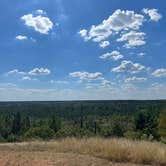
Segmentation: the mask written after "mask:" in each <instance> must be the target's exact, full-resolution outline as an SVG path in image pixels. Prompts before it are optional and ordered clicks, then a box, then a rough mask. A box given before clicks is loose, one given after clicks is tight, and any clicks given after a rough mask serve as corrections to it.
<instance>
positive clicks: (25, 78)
mask: <svg viewBox="0 0 166 166" xmlns="http://www.w3.org/2000/svg"><path fill="white" fill-rule="evenodd" d="M22 80H29V81H30V80H32V79H31V77H28V76H25V77H22Z"/></svg>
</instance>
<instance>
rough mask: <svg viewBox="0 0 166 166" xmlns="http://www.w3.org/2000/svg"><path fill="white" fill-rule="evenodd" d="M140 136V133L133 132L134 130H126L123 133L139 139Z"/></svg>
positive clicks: (127, 136)
mask: <svg viewBox="0 0 166 166" xmlns="http://www.w3.org/2000/svg"><path fill="white" fill-rule="evenodd" d="M140 136H141V133H139V132H135V131H127V132H125V133H124V137H126V138H129V139H134V140H135V139H139V138H140Z"/></svg>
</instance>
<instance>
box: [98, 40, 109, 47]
mask: <svg viewBox="0 0 166 166" xmlns="http://www.w3.org/2000/svg"><path fill="white" fill-rule="evenodd" d="M109 45H110V42H109V41H102V42H101V43H100V44H99V46H100V47H101V48H105V47H107V46H109Z"/></svg>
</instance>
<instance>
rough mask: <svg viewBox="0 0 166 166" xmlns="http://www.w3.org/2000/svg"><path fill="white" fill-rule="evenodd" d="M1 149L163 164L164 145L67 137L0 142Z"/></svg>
mask: <svg viewBox="0 0 166 166" xmlns="http://www.w3.org/2000/svg"><path fill="white" fill-rule="evenodd" d="M0 151H17V152H24V151H25V152H27V151H28V152H30V151H33V152H34V151H40V152H42V151H44V152H46V151H48V152H53V153H54V152H55V153H68V152H70V153H76V154H85V155H90V156H94V157H99V158H105V159H108V160H111V161H114V162H130V163H137V164H153V165H166V145H165V144H161V143H158V142H147V141H132V140H127V139H116V138H114V139H102V138H88V139H76V138H66V139H63V140H58V141H49V142H40V141H35V142H25V143H17V144H1V145H0Z"/></svg>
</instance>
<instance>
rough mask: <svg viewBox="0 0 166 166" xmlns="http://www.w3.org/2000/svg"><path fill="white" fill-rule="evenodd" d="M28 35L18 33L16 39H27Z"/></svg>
mask: <svg viewBox="0 0 166 166" xmlns="http://www.w3.org/2000/svg"><path fill="white" fill-rule="evenodd" d="M27 39H28V37H27V36H24V35H17V36H16V40H27Z"/></svg>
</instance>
